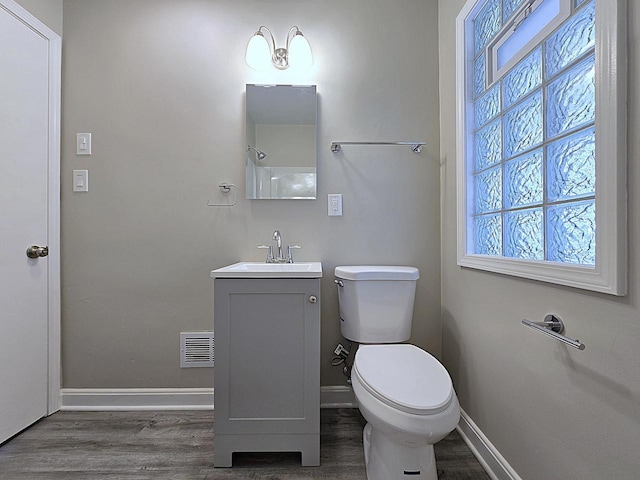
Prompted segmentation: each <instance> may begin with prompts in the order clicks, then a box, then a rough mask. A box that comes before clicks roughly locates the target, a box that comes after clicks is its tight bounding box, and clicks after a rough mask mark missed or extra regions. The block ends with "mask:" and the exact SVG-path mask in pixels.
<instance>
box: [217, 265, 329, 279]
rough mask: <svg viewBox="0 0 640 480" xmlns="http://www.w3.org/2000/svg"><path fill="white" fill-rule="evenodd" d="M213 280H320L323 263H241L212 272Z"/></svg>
mask: <svg viewBox="0 0 640 480" xmlns="http://www.w3.org/2000/svg"><path fill="white" fill-rule="evenodd" d="M211 277H212V278H320V277H322V263H320V262H299V263H263V262H239V263H234V264H233V265H229V266H226V267H222V268H218V269H217V270H213V271H212V272H211Z"/></svg>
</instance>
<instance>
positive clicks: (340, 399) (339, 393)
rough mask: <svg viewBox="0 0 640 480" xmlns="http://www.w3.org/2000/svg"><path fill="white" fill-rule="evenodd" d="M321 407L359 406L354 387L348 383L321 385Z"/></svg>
mask: <svg viewBox="0 0 640 480" xmlns="http://www.w3.org/2000/svg"><path fill="white" fill-rule="evenodd" d="M320 408H358V404H357V403H356V396H355V395H354V393H353V389H352V388H351V387H349V386H347V385H328V386H325V387H320Z"/></svg>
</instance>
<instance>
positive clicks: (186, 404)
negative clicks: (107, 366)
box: [60, 388, 213, 411]
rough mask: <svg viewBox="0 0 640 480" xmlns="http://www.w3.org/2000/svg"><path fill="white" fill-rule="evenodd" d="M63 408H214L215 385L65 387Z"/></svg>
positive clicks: (62, 394)
mask: <svg viewBox="0 0 640 480" xmlns="http://www.w3.org/2000/svg"><path fill="white" fill-rule="evenodd" d="M60 395H61V397H62V407H61V410H76V411H79V410H86V411H91V410H95V411H110V410H133V411H135V410H213V388H63V389H62V390H61V392H60Z"/></svg>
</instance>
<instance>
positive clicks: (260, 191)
mask: <svg viewBox="0 0 640 480" xmlns="http://www.w3.org/2000/svg"><path fill="white" fill-rule="evenodd" d="M246 105H247V115H246V132H247V142H246V143H247V148H246V152H245V155H246V167H247V168H246V179H247V198H250V199H274V198H277V199H315V198H316V119H317V100H316V87H315V85H313V86H295V85H247V96H246Z"/></svg>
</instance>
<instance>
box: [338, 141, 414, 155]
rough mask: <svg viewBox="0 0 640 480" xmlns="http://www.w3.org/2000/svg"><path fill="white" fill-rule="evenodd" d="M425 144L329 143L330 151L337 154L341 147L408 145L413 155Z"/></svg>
mask: <svg viewBox="0 0 640 480" xmlns="http://www.w3.org/2000/svg"><path fill="white" fill-rule="evenodd" d="M426 144H427V142H331V151H332V152H333V153H337V152H339V151H340V150H342V145H410V146H411V150H412V151H413V153H420V152H421V151H422V147H423V146H424V145H426Z"/></svg>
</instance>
